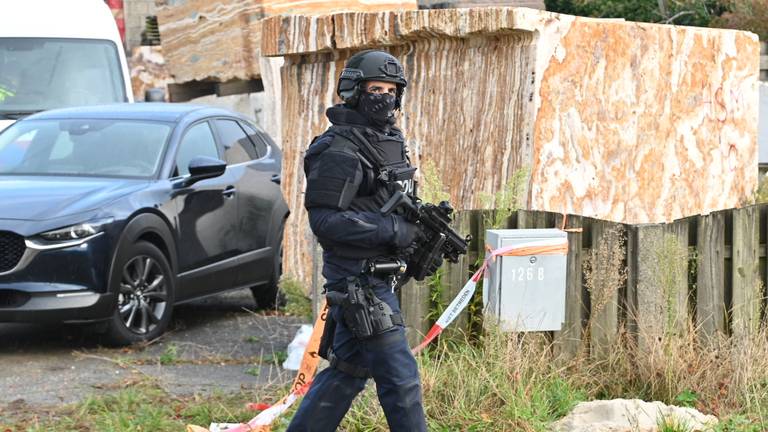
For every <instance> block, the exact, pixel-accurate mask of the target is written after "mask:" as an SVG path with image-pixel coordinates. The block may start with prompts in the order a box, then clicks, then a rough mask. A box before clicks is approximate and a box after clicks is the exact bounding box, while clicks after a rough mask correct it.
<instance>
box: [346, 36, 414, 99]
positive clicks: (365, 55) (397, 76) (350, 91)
mask: <svg viewBox="0 0 768 432" xmlns="http://www.w3.org/2000/svg"><path fill="white" fill-rule="evenodd" d="M365 81H385V82H391V83H395V84H397V100H396V101H395V109H399V108H400V101H401V99H402V97H403V90H404V89H405V86H406V85H408V82H407V81H406V80H405V73H404V72H403V65H401V64H400V62H399V61H398V60H397V59H396V58H395V57H394V56H393V55H392V54H389V53H386V52H384V51H376V50H367V51H361V52H359V53H357V54H355V55H353V56H352V57H350V58H349V60H347V64H346V65H345V66H344V70H342V71H341V75H340V76H339V84H338V85H337V86H336V94H338V95H339V97H340V98H341V100H343V101H344V103H346V104H347V105H349V106H352V107H355V106H357V100H358V98H359V97H360V93H362V91H363V88H362V83H363V82H365Z"/></svg>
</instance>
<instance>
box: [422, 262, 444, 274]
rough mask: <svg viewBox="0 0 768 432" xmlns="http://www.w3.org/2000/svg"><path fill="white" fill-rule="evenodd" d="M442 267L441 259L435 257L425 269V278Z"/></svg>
mask: <svg viewBox="0 0 768 432" xmlns="http://www.w3.org/2000/svg"><path fill="white" fill-rule="evenodd" d="M442 266H443V257H437V258H436V259H434V260H432V262H431V263H430V264H429V266H428V267H427V274H426V276H427V277H429V276H432V275H433V274H435V273H437V270H438V269H439V268H440V267H442Z"/></svg>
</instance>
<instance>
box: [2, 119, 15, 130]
mask: <svg viewBox="0 0 768 432" xmlns="http://www.w3.org/2000/svg"><path fill="white" fill-rule="evenodd" d="M15 122H16V120H0V132H2V131H3V129H5V128H7V127H8V126H10V125H12V124H14V123H15Z"/></svg>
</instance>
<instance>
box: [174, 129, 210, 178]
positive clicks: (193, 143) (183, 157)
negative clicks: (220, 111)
mask: <svg viewBox="0 0 768 432" xmlns="http://www.w3.org/2000/svg"><path fill="white" fill-rule="evenodd" d="M198 156H207V157H211V158H214V159H218V158H219V151H218V149H217V148H216V140H215V139H214V138H213V132H212V131H211V126H210V125H209V124H208V122H202V123H198V124H196V125H194V126H192V127H191V128H189V130H187V132H186V133H185V134H184V138H182V139H181V144H180V145H179V151H178V153H177V154H176V170H175V171H174V177H175V176H177V175H187V174H189V162H191V161H192V159H194V158H196V157H198Z"/></svg>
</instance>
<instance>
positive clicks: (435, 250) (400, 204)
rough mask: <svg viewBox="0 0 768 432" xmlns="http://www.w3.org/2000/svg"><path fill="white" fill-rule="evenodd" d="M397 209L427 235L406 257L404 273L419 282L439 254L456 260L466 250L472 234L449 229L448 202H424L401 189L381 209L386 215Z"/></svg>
mask: <svg viewBox="0 0 768 432" xmlns="http://www.w3.org/2000/svg"><path fill="white" fill-rule="evenodd" d="M398 208H399V209H401V211H402V212H403V213H402V215H403V216H404V217H405V219H406V220H408V221H409V222H412V223H415V224H417V225H419V226H420V227H421V229H422V232H423V233H424V236H425V237H426V239H425V240H424V241H423V242H422V243H421V244H419V247H418V249H417V250H416V252H415V254H414V255H413V256H411V257H410V259H409V260H408V264H407V270H406V275H407V276H412V277H413V278H414V279H416V280H418V281H420V280H424V277H426V276H427V275H428V274H431V272H434V270H435V269H434V268H431V267H432V266H433V265H434V263H435V262H436V261H438V260H439V258H440V257H441V256H442V257H443V258H444V259H446V260H448V261H450V262H452V263H455V262H458V260H459V256H460V255H464V254H466V253H467V246H468V244H469V242H470V241H471V240H472V236H470V235H467V236H466V237H462V236H461V235H460V234H459V233H457V232H456V231H454V230H453V228H451V226H450V224H451V222H452V221H453V219H452V218H451V214H452V213H453V207H451V205H450V203H448V201H441V202H440V204H438V205H434V204H430V203H426V204H424V203H422V202H421V200H420V199H418V198H416V197H413V198H411V197H410V196H408V195H406V194H405V193H403V191H401V190H400V191H397V192H395V193H394V194H393V195H392V197H391V198H390V199H389V201H387V202H386V203H385V204H384V206H383V207H382V208H381V210H380V211H381V213H382V214H384V215H388V214H390V213H392V212H393V211H394V210H395V209H398Z"/></svg>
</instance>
